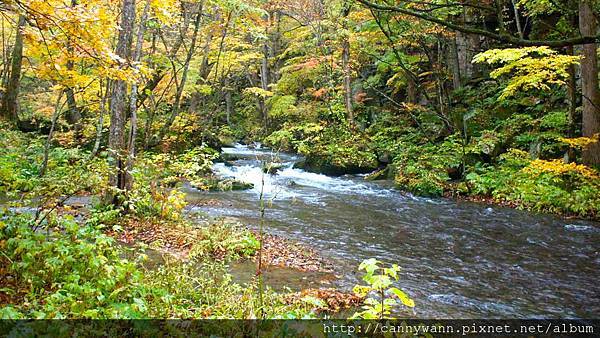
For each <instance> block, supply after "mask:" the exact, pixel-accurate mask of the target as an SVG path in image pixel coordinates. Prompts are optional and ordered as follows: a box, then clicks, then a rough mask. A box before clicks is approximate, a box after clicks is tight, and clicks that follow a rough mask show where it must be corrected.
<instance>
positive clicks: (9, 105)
mask: <svg viewBox="0 0 600 338" xmlns="http://www.w3.org/2000/svg"><path fill="white" fill-rule="evenodd" d="M24 27H25V16H23V15H20V16H19V23H18V24H17V34H16V37H15V45H14V48H13V53H12V63H11V71H10V78H9V80H8V84H7V86H6V91H5V93H4V97H3V98H2V99H3V100H2V110H1V112H0V115H2V116H4V118H6V119H7V120H9V121H11V122H13V123H16V122H17V121H18V120H19V108H18V96H19V87H20V86H21V65H22V63H23V28H24Z"/></svg>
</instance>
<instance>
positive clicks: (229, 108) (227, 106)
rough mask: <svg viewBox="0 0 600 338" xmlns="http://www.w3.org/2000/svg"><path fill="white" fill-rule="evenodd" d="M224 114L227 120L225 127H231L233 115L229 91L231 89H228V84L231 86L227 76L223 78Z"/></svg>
mask: <svg viewBox="0 0 600 338" xmlns="http://www.w3.org/2000/svg"><path fill="white" fill-rule="evenodd" d="M224 81H225V86H224V87H225V88H224V89H225V113H226V114H227V115H226V118H227V125H228V126H231V116H232V115H233V99H232V97H231V90H232V88H230V84H231V80H230V78H229V76H226V77H225V80H224Z"/></svg>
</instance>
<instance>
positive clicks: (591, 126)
mask: <svg viewBox="0 0 600 338" xmlns="http://www.w3.org/2000/svg"><path fill="white" fill-rule="evenodd" d="M596 14H598V13H596ZM596 18H597V16H596V15H594V10H593V4H592V0H581V1H580V3H579V29H580V31H581V35H582V36H591V35H594V34H596V33H597V30H598V25H597V21H596V20H597V19H596ZM596 50H597V44H596V43H587V44H585V45H583V60H581V85H582V96H583V100H582V101H583V103H582V104H583V130H582V131H583V136H584V137H590V138H591V137H593V136H594V135H596V134H598V133H600V88H599V87H598V54H597V52H596ZM583 162H584V163H585V164H588V165H600V142H595V143H593V144H591V145H589V146H588V147H587V148H586V149H585V150H584V151H583Z"/></svg>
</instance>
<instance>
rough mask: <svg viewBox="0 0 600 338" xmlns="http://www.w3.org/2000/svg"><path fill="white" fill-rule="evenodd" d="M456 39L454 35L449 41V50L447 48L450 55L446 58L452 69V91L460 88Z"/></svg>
mask: <svg viewBox="0 0 600 338" xmlns="http://www.w3.org/2000/svg"><path fill="white" fill-rule="evenodd" d="M456 39H457V37H456V35H455V36H454V37H453V38H451V39H450V41H449V45H450V48H448V52H449V54H450V55H449V57H448V62H450V68H451V69H452V86H453V87H454V90H457V89H460V88H461V87H462V79H461V77H460V64H459V58H458V48H457V43H456Z"/></svg>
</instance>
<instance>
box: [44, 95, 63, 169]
mask: <svg viewBox="0 0 600 338" xmlns="http://www.w3.org/2000/svg"><path fill="white" fill-rule="evenodd" d="M62 96H63V91H60V92H59V93H58V98H57V99H56V104H55V105H54V112H53V113H52V124H51V125H50V131H49V132H48V137H47V138H46V144H45V145H44V159H43V161H42V167H41V169H40V177H43V176H44V175H45V174H46V169H47V168H48V156H49V154H50V144H51V143H52V137H53V136H54V129H55V128H56V121H57V120H58V117H59V116H60V112H61V110H62V106H61V104H60V100H61V99H62Z"/></svg>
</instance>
